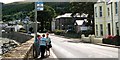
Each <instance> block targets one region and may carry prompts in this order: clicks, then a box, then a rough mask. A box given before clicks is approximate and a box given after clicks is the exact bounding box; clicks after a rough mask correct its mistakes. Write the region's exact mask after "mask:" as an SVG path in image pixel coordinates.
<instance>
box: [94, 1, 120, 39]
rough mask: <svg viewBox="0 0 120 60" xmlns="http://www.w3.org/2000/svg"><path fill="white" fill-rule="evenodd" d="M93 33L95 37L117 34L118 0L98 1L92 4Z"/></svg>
mask: <svg viewBox="0 0 120 60" xmlns="http://www.w3.org/2000/svg"><path fill="white" fill-rule="evenodd" d="M94 19H95V35H96V37H106V36H107V35H114V36H115V35H117V34H120V32H119V24H118V2H117V1H116V0H115V1H112V0H109V1H106V2H105V1H100V0H99V2H97V3H96V4H95V5H94Z"/></svg>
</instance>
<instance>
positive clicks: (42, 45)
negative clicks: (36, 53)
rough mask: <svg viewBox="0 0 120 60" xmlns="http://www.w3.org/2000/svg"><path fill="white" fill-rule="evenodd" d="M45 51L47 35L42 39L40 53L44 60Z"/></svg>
mask: <svg viewBox="0 0 120 60" xmlns="http://www.w3.org/2000/svg"><path fill="white" fill-rule="evenodd" d="M45 49H46V38H45V35H44V34H43V35H42V38H41V39H40V52H41V58H44V57H45V56H44V54H45Z"/></svg>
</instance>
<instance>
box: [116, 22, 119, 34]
mask: <svg viewBox="0 0 120 60" xmlns="http://www.w3.org/2000/svg"><path fill="white" fill-rule="evenodd" d="M118 26H119V25H118V22H116V34H117V35H119V27H118Z"/></svg>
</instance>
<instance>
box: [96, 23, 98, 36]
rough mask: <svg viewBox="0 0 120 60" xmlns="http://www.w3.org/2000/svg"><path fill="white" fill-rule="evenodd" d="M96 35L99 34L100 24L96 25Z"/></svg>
mask: <svg viewBox="0 0 120 60" xmlns="http://www.w3.org/2000/svg"><path fill="white" fill-rule="evenodd" d="M96 35H97V36H98V25H96Z"/></svg>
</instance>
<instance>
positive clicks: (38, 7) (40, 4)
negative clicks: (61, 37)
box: [33, 2, 44, 57]
mask: <svg viewBox="0 0 120 60" xmlns="http://www.w3.org/2000/svg"><path fill="white" fill-rule="evenodd" d="M43 10H44V8H43V2H35V41H36V39H37V26H38V25H37V11H43ZM33 46H34V47H33V57H37V55H38V50H37V46H36V45H33ZM34 52H35V55H34Z"/></svg>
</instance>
